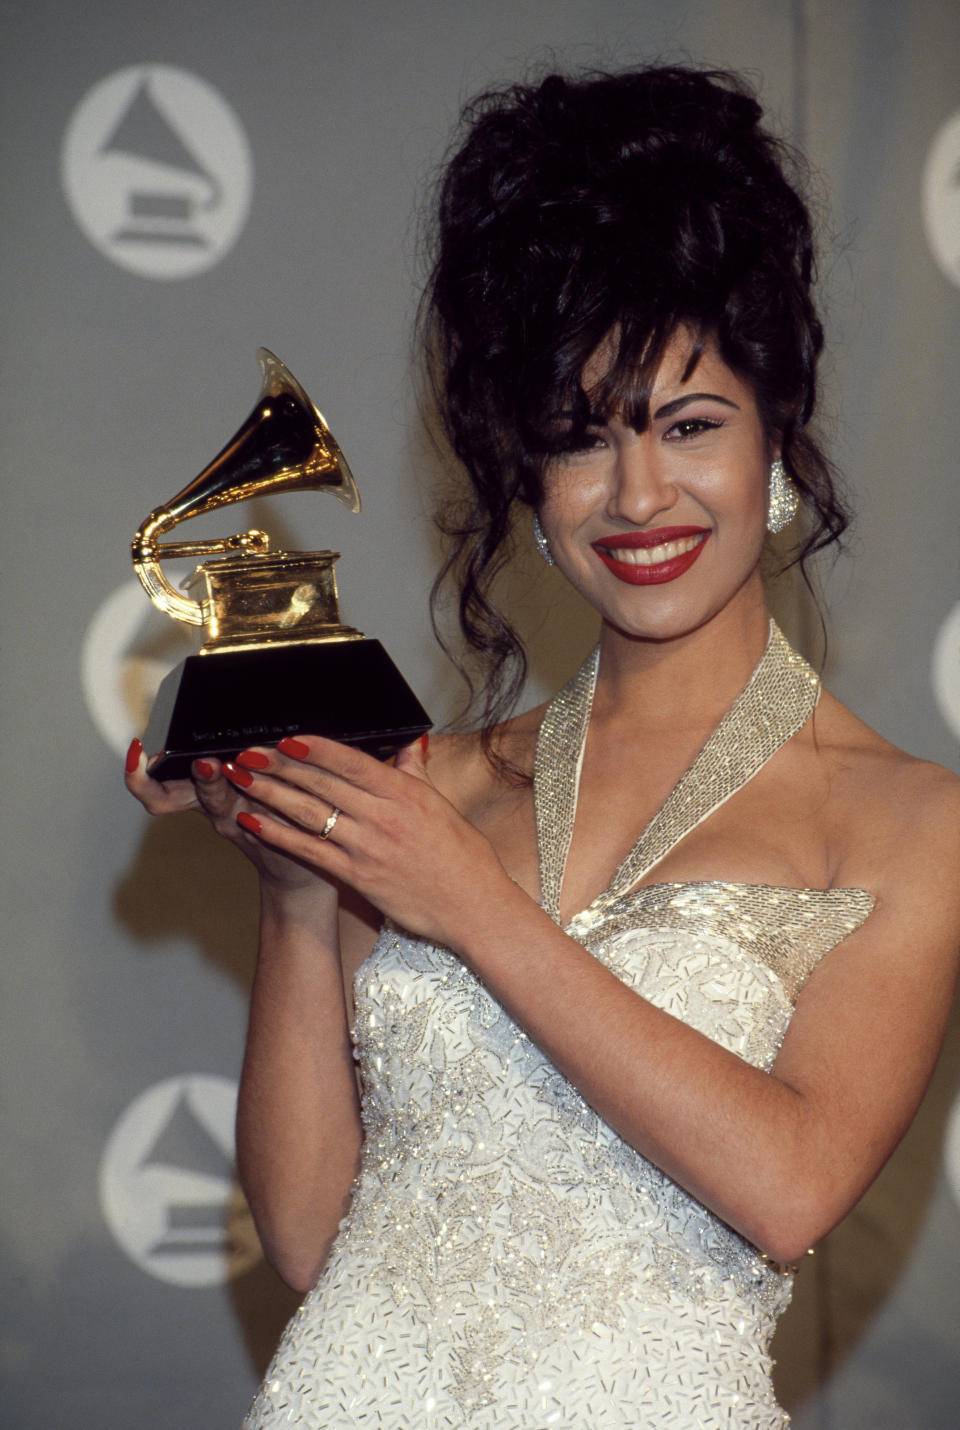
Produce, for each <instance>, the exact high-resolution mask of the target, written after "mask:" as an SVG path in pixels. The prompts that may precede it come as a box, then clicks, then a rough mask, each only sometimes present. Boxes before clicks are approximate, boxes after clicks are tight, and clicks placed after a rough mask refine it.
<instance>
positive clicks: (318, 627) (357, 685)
mask: <svg viewBox="0 0 960 1430" xmlns="http://www.w3.org/2000/svg"><path fill="white" fill-rule="evenodd" d="M257 360H258V361H259V363H260V369H261V371H262V373H263V387H262V389H261V392H260V396H259V398H258V400H257V403H256V406H255V407H254V409H253V411H252V412H251V413H250V416H249V417H248V418H247V420H246V422H244V424H243V426H242V427H240V429H239V430H238V431H237V432H236V434H235V435H234V436H233V437H232V438H231V440H230V441H229V442H228V443H227V445H226V446H225V447H224V448H223V450H222V451H221V452H220V453H218V455H217V456H216V457H214V459H213V461H212V462H211V463H210V464H209V466H207V467H205V468H204V469H203V471H202V472H201V473H200V475H199V476H197V477H195V478H194V479H193V481H192V482H190V483H189V484H188V485H187V486H186V487H184V488H183V490H182V491H181V492H179V493H178V494H177V496H175V497H174V498H173V500H172V501H170V502H168V503H167V505H166V506H162V507H158V508H157V509H156V510H155V511H153V512H151V513H150V515H149V516H148V517H147V519H146V521H145V522H144V523H143V525H142V526H141V527H140V529H139V531H138V532H137V534H136V536H135V537H134V540H133V565H134V570H135V571H136V573H137V575H138V576H139V578H140V580H141V582H142V583H143V586H144V587H145V589H146V591H147V594H148V595H149V597H150V599H151V601H153V603H154V605H155V606H157V607H159V609H160V610H162V611H165V612H166V613H167V615H170V616H173V617H174V618H175V619H176V620H179V621H186V622H187V623H188V624H190V625H196V626H203V627H204V628H205V630H204V635H205V639H204V643H203V645H202V646H201V647H200V650H199V651H198V652H197V654H196V655H192V656H188V657H187V659H186V660H185V661H183V662H182V663H181V664H180V665H179V666H177V667H176V669H175V670H173V671H171V672H170V674H169V675H168V676H167V678H166V679H165V680H164V681H163V683H162V685H161V686H160V691H159V693H158V695H157V701H156V704H155V705H154V708H153V713H152V714H151V717H150V723H149V725H148V727H147V733H146V735H145V737H144V745H145V748H146V751H147V755H148V756H149V757H151V758H152V757H154V756H158V757H159V758H157V759H156V762H155V763H153V764H152V765H151V767H150V772H151V774H153V775H154V776H155V777H156V778H157V779H176V778H179V777H182V776H186V775H187V774H189V770H190V765H191V763H192V762H193V760H195V759H198V758H202V757H204V756H215V757H216V758H218V759H228V758H230V757H231V756H232V755H236V754H237V753H239V751H240V750H242V749H245V748H246V746H247V745H254V744H256V745H271V744H276V743H277V741H278V740H282V739H283V738H284V736H285V735H297V734H314V735H326V736H328V737H329V738H330V739H333V740H343V741H345V742H347V743H348V744H353V745H359V746H360V747H361V748H362V749H365V750H367V751H369V752H370V753H371V754H375V755H378V756H380V757H381V758H385V757H387V756H388V755H391V754H393V753H394V752H395V751H396V750H398V749H399V748H400V747H401V746H402V745H405V744H409V743H410V741H411V740H414V739H415V738H416V737H417V735H420V734H422V733H423V732H424V731H425V730H428V729H429V728H430V718H429V716H428V715H427V714H426V711H425V710H424V709H423V707H422V706H421V705H420V702H419V701H418V700H417V699H416V697H415V696H414V694H413V692H412V691H411V690H410V687H409V686H408V685H407V683H406V681H405V680H404V679H403V676H402V675H401V674H400V672H399V671H398V670H397V668H396V666H395V665H394V664H393V661H392V660H391V659H390V657H389V656H388V655H387V653H386V651H385V650H384V649H383V647H382V646H381V645H380V642H379V641H376V640H368V639H367V638H366V637H364V635H363V634H362V633H361V632H360V631H357V630H354V629H353V627H351V626H345V625H343V624H342V623H341V620H340V610H339V605H338V601H337V582H336V576H335V574H334V570H333V566H334V562H335V561H336V560H337V559H338V556H339V553H338V552H335V551H271V550H270V538H269V537H268V536H267V535H266V533H265V532H263V531H258V530H251V531H246V532H240V533H238V534H237V535H235V536H228V537H225V538H223V539H221V540H213V541H167V542H163V543H161V542H160V540H159V538H160V537H161V536H163V535H165V534H166V533H167V532H168V531H170V530H171V529H172V528H173V527H174V526H177V525H179V523H180V522H181V521H185V520H187V519H189V518H190V517H194V516H200V515H201V514H202V513H203V512H207V511H214V510H215V509H216V508H218V507H221V506H231V505H233V503H234V502H240V501H249V500H251V499H252V498H254V497H261V496H270V495H274V494H276V493H279V492H288V491H327V492H332V493H333V495H334V496H336V497H339V499H340V500H341V501H342V502H343V503H344V504H345V505H346V506H348V507H349V508H350V510H351V511H359V510H360V497H359V494H358V492H357V486H356V483H355V481H354V479H353V476H352V474H351V472H350V468H349V467H348V466H347V463H346V461H345V460H344V457H343V454H342V452H341V451H340V448H339V447H338V446H337V443H336V442H335V441H334V439H333V436H332V435H331V433H330V431H329V429H328V427H327V425H326V423H325V422H324V420H323V418H322V417H321V416H320V413H319V412H318V411H317V410H316V408H315V407H314V406H313V403H312V402H311V401H310V399H309V397H308V396H307V394H306V393H305V392H304V390H303V388H302V387H301V386H300V384H299V383H298V382H297V380H296V378H295V377H294V376H293V374H292V373H290V372H289V371H288V370H287V368H286V367H285V366H284V364H283V363H282V362H281V361H280V360H279V358H277V357H275V356H274V355H273V353H271V352H268V351H267V349H266V348H260V349H259V350H258V352H257ZM184 556H187V557H190V556H219V557H220V560H217V561H206V562H204V563H203V564H202V565H200V566H198V567H197V568H196V570H195V571H194V572H193V574H192V575H191V576H189V577H188V578H187V580H186V581H185V582H184V589H185V591H186V592H187V594H186V595H182V594H181V593H180V592H179V591H178V590H176V588H175V587H173V586H172V585H171V584H170V582H169V581H168V580H167V579H166V577H165V575H164V574H163V570H162V568H161V565H160V562H161V561H162V560H166V559H169V558H171V557H184Z"/></svg>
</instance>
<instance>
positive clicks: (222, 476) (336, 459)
mask: <svg viewBox="0 0 960 1430" xmlns="http://www.w3.org/2000/svg"><path fill="white" fill-rule="evenodd" d="M257 361H258V362H259V364H260V371H261V373H262V374H263V386H262V388H261V390H260V396H259V397H258V399H257V402H256V405H255V406H254V408H253V411H252V412H251V413H250V415H249V417H248V418H247V420H246V421H245V422H244V423H243V425H242V426H241V427H240V428H239V429H238V430H237V432H235V433H234V435H233V437H232V438H231V439H230V441H229V442H228V443H227V445H226V446H225V447H224V448H223V450H222V451H220V452H218V453H217V455H216V456H215V457H214V459H213V461H212V462H210V463H209V464H208V465H207V466H206V467H204V469H203V471H202V472H200V473H199V475H198V476H196V477H194V479H193V481H191V482H189V483H188V484H187V486H185V487H184V488H183V490H182V491H180V492H178V493H177V495H176V496H175V497H173V498H172V500H171V501H169V502H167V504H166V505H165V506H161V507H157V508H156V510H155V511H152V512H151V513H150V515H149V516H148V517H147V519H146V521H145V522H144V523H143V525H142V526H141V527H140V529H139V530H138V532H137V534H136V536H135V537H134V539H133V547H132V552H133V565H134V570H135V571H136V573H137V575H138V576H139V578H140V581H141V583H142V585H143V586H144V588H145V590H146V592H147V594H148V595H149V597H150V599H151V601H153V603H154V605H156V606H158V607H159V608H160V609H161V610H163V611H166V612H167V614H168V615H171V616H174V617H175V618H176V619H177V620H180V621H186V622H187V623H188V624H189V625H194V626H198V625H202V624H203V622H204V615H203V609H202V607H201V605H200V604H199V603H198V602H196V601H191V600H189V599H188V598H187V597H185V596H182V595H181V594H180V593H179V592H178V591H177V590H176V588H175V587H174V586H172V585H171V584H170V582H169V581H168V580H167V579H166V577H165V576H164V574H163V571H162V569H161V567H160V561H161V560H163V559H169V558H170V557H177V556H180V557H182V556H201V555H202V556H209V555H214V554H223V553H224V552H230V551H234V552H247V553H250V554H251V555H259V554H263V553H264V552H265V551H266V550H267V549H268V548H269V544H270V542H269V537H268V536H267V535H266V533H265V532H262V531H257V530H252V531H247V532H241V533H239V534H238V535H236V536H229V537H225V538H223V539H222V540H212V541H183V542H172V541H170V542H164V543H162V544H161V542H160V541H159V539H158V538H159V537H160V536H162V535H163V534H164V533H165V532H167V531H170V530H171V529H172V528H173V527H174V526H177V525H178V524H179V523H180V522H181V521H186V520H188V519H189V518H191V517H194V516H200V515H202V514H203V513H204V512H207V511H214V510H215V509H216V508H218V507H221V506H232V505H233V503H234V502H241V501H250V500H251V499H252V498H254V497H260V496H273V495H275V494H277V493H279V492H289V491H325V492H332V494H333V495H334V496H335V497H337V498H338V499H339V500H340V501H342V502H343V503H344V505H345V506H348V507H349V508H350V510H351V511H355V512H356V511H359V510H360V494H359V492H358V491H357V484H356V482H355V481H354V479H353V474H352V472H351V471H350V468H349V467H348V465H347V462H346V460H345V458H344V456H343V453H342V452H341V451H340V448H339V446H338V445H337V443H336V441H335V440H334V438H333V435H332V434H331V432H330V429H329V428H328V427H327V424H326V422H325V421H324V420H323V417H322V416H321V415H320V413H319V412H318V411H317V409H316V408H315V407H314V405H313V403H312V402H311V401H310V398H309V397H308V396H307V394H306V393H305V392H304V390H303V388H302V387H301V386H300V384H299V382H297V380H296V378H295V377H294V376H293V374H292V373H291V372H290V371H289V369H288V368H287V367H286V366H285V365H284V364H283V363H282V362H281V361H280V359H279V358H278V357H276V356H275V355H274V354H273V353H272V352H270V351H269V350H268V349H267V348H258V350H257Z"/></svg>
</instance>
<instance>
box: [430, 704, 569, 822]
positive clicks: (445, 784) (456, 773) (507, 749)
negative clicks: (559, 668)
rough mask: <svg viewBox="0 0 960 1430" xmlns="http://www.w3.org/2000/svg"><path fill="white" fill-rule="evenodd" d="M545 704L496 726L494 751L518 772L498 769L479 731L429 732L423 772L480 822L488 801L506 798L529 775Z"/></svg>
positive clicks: (499, 800) (493, 801) (469, 816)
mask: <svg viewBox="0 0 960 1430" xmlns="http://www.w3.org/2000/svg"><path fill="white" fill-rule="evenodd" d="M544 709H545V706H542V705H540V706H537V707H536V708H535V709H533V710H528V711H526V712H525V713H524V714H522V715H517V716H515V717H514V718H513V719H511V720H507V721H505V722H504V723H503V724H502V725H498V726H497V728H496V729H495V730H494V731H493V736H492V742H491V744H492V748H493V750H494V751H495V752H496V753H497V754H498V755H499V756H500V757H501V758H502V759H503V760H504V761H505V762H506V763H507V765H508V766H510V767H512V768H513V770H515V771H516V772H518V777H514V778H511V777H510V776H509V774H508V773H507V772H505V771H504V770H503V769H498V768H497V766H496V764H495V763H494V762H493V761H491V760H490V759H489V758H488V756H487V753H486V750H485V748H484V744H483V740H482V739H481V735H480V732H479V730H472V731H469V732H467V733H464V734H461V733H456V734H437V735H431V736H430V747H429V754H428V756H427V770H428V772H429V775H430V779H431V780H432V782H433V784H434V785H435V786H436V788H437V789H438V790H439V791H440V793H441V794H442V795H444V796H445V797H446V798H447V799H448V800H450V802H451V804H453V805H455V806H456V808H457V809H458V810H459V811H460V812H461V814H463V815H465V816H466V818H468V819H469V820H470V821H471V822H472V823H475V824H476V823H479V822H481V821H482V818H483V815H484V813H485V812H486V811H488V810H489V808H490V806H491V805H494V804H499V803H501V802H503V801H504V800H510V799H511V797H513V796H515V794H516V791H517V789H518V788H523V787H524V786H525V785H526V784H527V781H528V780H529V777H530V776H531V775H532V773H533V756H534V750H535V748H536V740H537V731H538V730H539V728H540V722H541V720H542V719H543V712H544Z"/></svg>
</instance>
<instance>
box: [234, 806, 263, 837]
mask: <svg viewBox="0 0 960 1430" xmlns="http://www.w3.org/2000/svg"><path fill="white" fill-rule="evenodd" d="M237 823H238V824H239V826H240V828H241V829H246V830H247V831H248V832H249V833H250V834H260V833H262V831H263V825H262V824H261V823H260V821H259V819H258V818H257V816H256V815H255V814H248V813H247V811H246V810H245V809H241V811H240V813H239V814H238V815H237Z"/></svg>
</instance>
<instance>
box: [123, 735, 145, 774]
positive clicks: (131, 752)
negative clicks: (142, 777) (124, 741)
mask: <svg viewBox="0 0 960 1430" xmlns="http://www.w3.org/2000/svg"><path fill="white" fill-rule="evenodd" d="M142 754H143V741H142V740H138V739H137V737H136V735H135V736H134V737H133V739H132V740H131V741H130V748H129V749H128V750H127V758H126V760H125V762H124V768H125V769H126V772H127V774H128V775H132V774H133V772H134V770H135V769H136V768H137V766H138V765H139V763H140V756H141V755H142Z"/></svg>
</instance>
